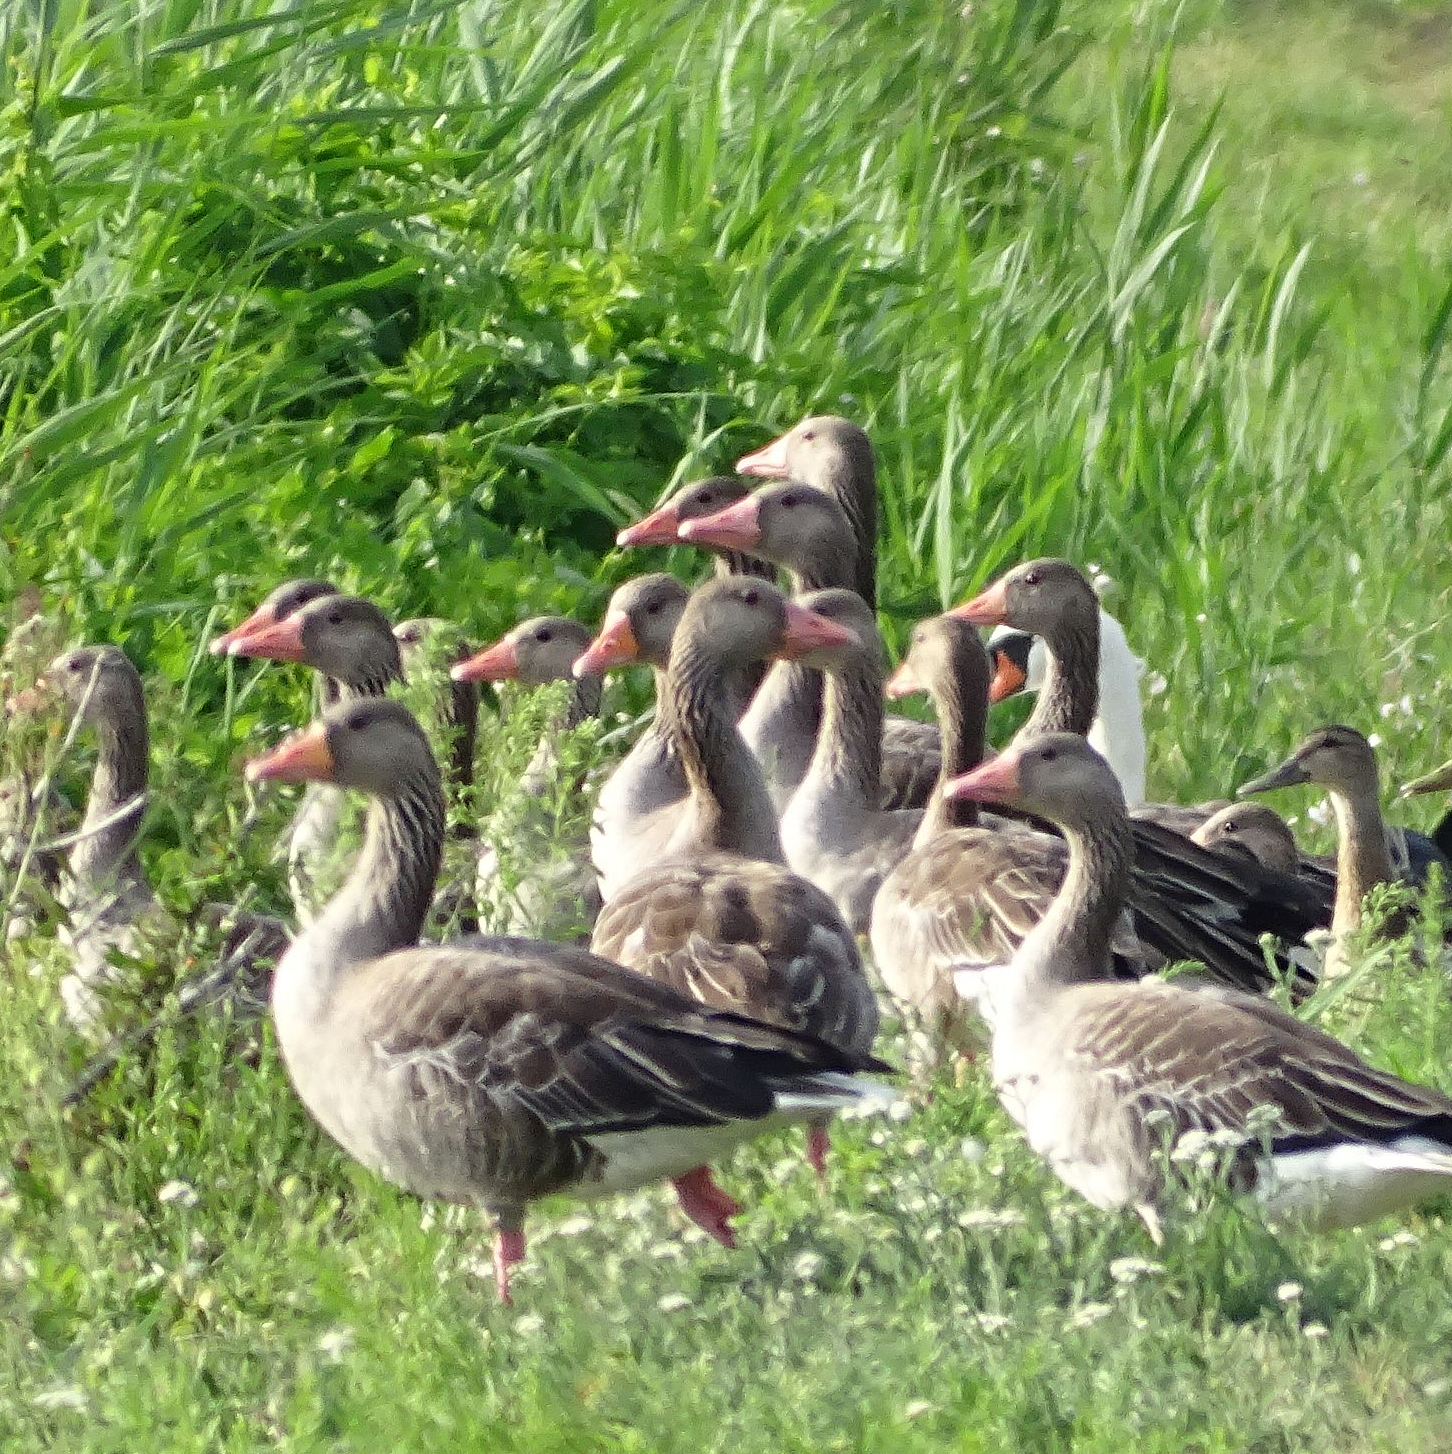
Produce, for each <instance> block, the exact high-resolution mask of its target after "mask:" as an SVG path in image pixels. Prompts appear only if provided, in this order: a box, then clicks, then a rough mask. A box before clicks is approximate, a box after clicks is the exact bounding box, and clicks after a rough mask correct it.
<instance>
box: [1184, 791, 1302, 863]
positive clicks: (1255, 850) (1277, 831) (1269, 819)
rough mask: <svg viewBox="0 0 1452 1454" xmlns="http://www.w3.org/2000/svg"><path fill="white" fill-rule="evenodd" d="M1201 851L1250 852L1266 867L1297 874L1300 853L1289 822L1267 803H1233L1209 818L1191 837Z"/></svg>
mask: <svg viewBox="0 0 1452 1454" xmlns="http://www.w3.org/2000/svg"><path fill="white" fill-rule="evenodd" d="M1190 837H1191V838H1192V839H1193V841H1194V842H1196V843H1198V844H1199V845H1200V846H1201V847H1202V848H1211V849H1234V850H1237V851H1239V852H1243V853H1248V854H1249V855H1250V856H1251V857H1252V858H1253V859H1255V861H1256V862H1257V863H1259V864H1261V865H1262V866H1263V867H1265V868H1273V869H1276V870H1277V871H1279V872H1281V873H1294V872H1295V871H1296V870H1297V868H1298V867H1299V865H1300V860H1301V854H1300V850H1299V849H1298V848H1297V847H1296V839H1295V835H1294V834H1292V832H1291V830H1290V829H1289V828H1288V827H1287V826H1286V820H1285V819H1284V818H1282V817H1281V815H1280V814H1279V813H1277V812H1276V811H1275V809H1274V808H1268V807H1266V805H1265V804H1264V803H1231V804H1230V805H1229V806H1228V807H1224V808H1221V809H1220V811H1219V812H1218V813H1214V814H1212V815H1211V816H1210V817H1208V818H1207V819H1206V820H1205V821H1204V822H1203V823H1202V824H1201V825H1200V826H1199V827H1198V828H1197V829H1196V830H1195V831H1194V832H1193V833H1192V834H1191V835H1190Z"/></svg>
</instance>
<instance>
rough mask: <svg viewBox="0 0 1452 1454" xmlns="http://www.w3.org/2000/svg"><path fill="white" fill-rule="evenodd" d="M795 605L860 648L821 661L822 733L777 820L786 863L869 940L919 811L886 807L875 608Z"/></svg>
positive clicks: (831, 596)
mask: <svg viewBox="0 0 1452 1454" xmlns="http://www.w3.org/2000/svg"><path fill="white" fill-rule="evenodd" d="M798 604H799V605H802V606H805V607H806V608H807V609H808V610H810V611H814V612H815V613H816V614H817V615H819V616H823V617H825V618H826V619H827V620H829V621H836V622H837V623H838V624H839V625H841V626H845V627H846V628H847V630H848V631H849V632H851V633H852V636H853V637H854V638H855V640H854V641H853V642H852V643H851V644H850V645H848V646H845V647H844V648H843V649H842V650H841V651H840V652H835V653H831V654H828V655H827V656H826V657H824V665H825V668H826V684H825V688H824V691H823V695H822V725H821V727H820V729H819V730H818V732H817V743H816V748H815V750H814V751H813V753H812V760H811V762H810V764H809V765H808V767H807V771H806V774H805V775H804V776H803V778H802V780H801V783H800V784H799V785H798V787H797V790H796V792H794V793H793V794H792V797H791V801H790V802H789V803H788V804H787V806H786V811H785V812H784V813H783V814H782V815H781V844H782V849H783V851H784V852H785V853H786V861H787V863H788V864H790V865H791V867H792V868H793V869H795V870H796V872H797V873H799V874H801V876H802V877H803V878H805V879H810V880H811V881H812V882H813V883H814V884H816V885H817V887H818V888H819V889H822V890H823V891H824V892H825V893H826V894H827V895H828V896H829V897H830V898H831V900H832V902H833V903H834V904H836V906H837V911H838V912H839V913H840V914H841V915H842V917H843V919H845V920H846V921H847V924H848V926H849V927H850V928H851V930H852V932H853V933H854V934H866V933H867V929H868V924H869V922H870V920H871V918H872V903H873V900H874V899H875V898H876V896H877V891H878V889H879V888H880V887H881V886H882V881H883V879H884V878H886V877H887V875H888V874H889V873H890V872H891V871H892V868H893V866H894V865H895V864H896V863H897V862H898V860H899V859H901V858H902V857H903V855H904V854H905V853H907V851H908V849H909V848H911V847H912V843H913V835H914V834H915V833H916V832H917V831H918V825H919V824H920V823H921V822H922V818H923V813H922V809H920V808H884V807H882V806H880V804H881V802H882V721H883V711H882V702H883V695H882V684H883V677H884V675H885V662H886V653H885V651H884V649H883V645H882V636H881V635H880V633H879V632H878V629H877V617H876V615H875V613H874V612H873V609H872V607H871V606H869V605H868V604H867V602H866V601H864V600H863V599H862V597H861V596H859V595H858V594H857V592H856V591H850V590H843V589H838V590H828V591H811V592H809V593H808V594H807V595H805V596H801V597H799V598H798Z"/></svg>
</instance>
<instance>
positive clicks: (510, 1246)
mask: <svg viewBox="0 0 1452 1454" xmlns="http://www.w3.org/2000/svg"><path fill="white" fill-rule="evenodd" d="M523 1261H524V1230H523V1228H520V1227H511V1228H507V1229H506V1228H504V1227H500V1228H498V1229H497V1230H496V1231H495V1233H494V1286H495V1287H497V1288H498V1289H499V1301H500V1302H502V1303H503V1304H504V1305H505V1306H506V1307H511V1308H512V1307H513V1306H514V1298H513V1296H512V1295H511V1294H510V1291H509V1269H510V1268H511V1267H513V1266H514V1264H515V1263H516V1262H523Z"/></svg>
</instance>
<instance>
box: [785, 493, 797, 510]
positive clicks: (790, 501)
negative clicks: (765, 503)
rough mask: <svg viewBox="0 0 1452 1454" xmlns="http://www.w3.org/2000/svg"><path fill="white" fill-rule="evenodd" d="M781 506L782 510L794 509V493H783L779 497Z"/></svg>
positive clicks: (795, 498)
mask: <svg viewBox="0 0 1452 1454" xmlns="http://www.w3.org/2000/svg"><path fill="white" fill-rule="evenodd" d="M781 507H782V509H783V510H795V509H796V507H797V497H796V496H795V495H783V496H782V497H781Z"/></svg>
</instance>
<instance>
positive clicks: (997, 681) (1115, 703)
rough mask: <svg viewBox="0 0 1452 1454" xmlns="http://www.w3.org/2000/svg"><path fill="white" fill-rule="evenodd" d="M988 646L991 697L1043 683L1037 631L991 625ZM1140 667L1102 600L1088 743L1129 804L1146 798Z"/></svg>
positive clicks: (1044, 663)
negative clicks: (1093, 710)
mask: <svg viewBox="0 0 1452 1454" xmlns="http://www.w3.org/2000/svg"><path fill="white" fill-rule="evenodd" d="M988 650H989V654H990V657H991V660H992V663H993V682H992V685H991V687H990V688H989V696H988V699H989V701H990V702H1001V701H1004V700H1006V699H1007V698H1008V697H1012V696H1014V695H1016V694H1017V693H1019V692H1037V691H1039V690H1040V689H1041V688H1042V687H1043V685H1044V680H1045V677H1046V675H1047V670H1048V652H1047V650H1046V648H1045V647H1044V643H1043V642H1042V641H1041V640H1040V639H1039V638H1038V637H1037V636H1034V635H1032V634H1031V633H1030V632H1027V631H1018V630H1015V629H1014V628H1013V627H1012V626H995V627H994V628H993V631H992V632H991V633H990V635H989V637H988ZM1143 671H1144V662H1142V661H1141V660H1140V659H1139V657H1137V656H1136V655H1135V654H1134V652H1133V651H1132V650H1131V649H1130V645H1129V638H1128V637H1127V636H1125V634H1124V627H1123V626H1121V625H1120V623H1119V622H1118V621H1117V620H1116V619H1115V618H1114V617H1113V616H1111V615H1110V614H1109V612H1108V611H1106V610H1105V609H1104V607H1103V606H1100V608H1099V709H1098V711H1097V712H1096V713H1095V714H1094V720H1093V722H1092V723H1091V724H1090V727H1089V734H1088V735H1089V745H1090V746H1091V747H1093V748H1094V750H1095V751H1096V752H1099V753H1101V754H1102V755H1103V756H1104V757H1105V758H1106V759H1107V760H1108V762H1109V765H1110V767H1112V768H1113V769H1114V775H1115V776H1116V777H1117V778H1118V779H1119V782H1120V785H1121V786H1122V787H1123V788H1124V798H1125V801H1126V802H1127V803H1128V804H1129V805H1130V807H1134V806H1135V805H1136V804H1138V803H1142V802H1143V801H1144V765H1145V741H1144V712H1143V709H1142V707H1141V706H1140V699H1139V679H1140V676H1141V674H1142V673H1143Z"/></svg>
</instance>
